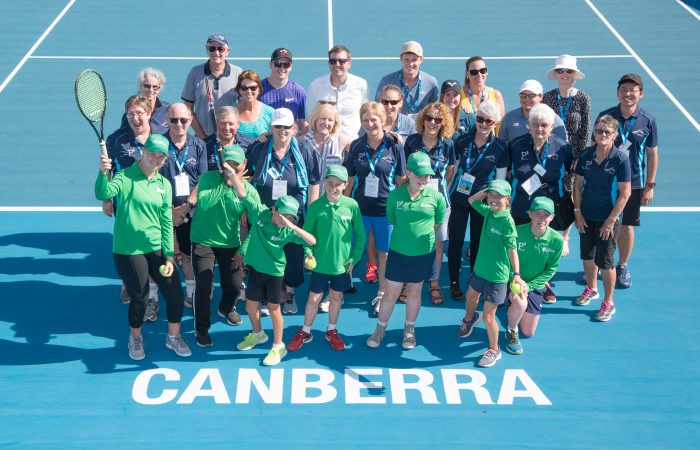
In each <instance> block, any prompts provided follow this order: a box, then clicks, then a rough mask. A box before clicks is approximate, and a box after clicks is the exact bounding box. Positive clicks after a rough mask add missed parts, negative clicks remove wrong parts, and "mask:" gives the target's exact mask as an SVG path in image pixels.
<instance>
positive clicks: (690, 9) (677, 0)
mask: <svg viewBox="0 0 700 450" xmlns="http://www.w3.org/2000/svg"><path fill="white" fill-rule="evenodd" d="M676 3H678V4H679V5H681V6H682V7H683V8H685V9H686V10H687V11H688V12H689V13H690V14H692V15H693V17H695V18H696V19H698V20H700V15H698V13H696V12H695V10H693V8H691V7H690V6H688V5H686V4H685V3H683V2H682V1H681V0H676Z"/></svg>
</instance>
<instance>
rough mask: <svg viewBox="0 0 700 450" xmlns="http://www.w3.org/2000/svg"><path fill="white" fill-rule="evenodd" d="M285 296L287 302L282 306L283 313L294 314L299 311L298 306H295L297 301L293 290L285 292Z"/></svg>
mask: <svg viewBox="0 0 700 450" xmlns="http://www.w3.org/2000/svg"><path fill="white" fill-rule="evenodd" d="M287 297H288V298H289V300H287V303H285V304H284V306H283V307H282V311H283V312H284V313H285V314H296V313H297V312H298V311H299V307H298V306H297V301H296V299H295V298H294V291H292V292H287Z"/></svg>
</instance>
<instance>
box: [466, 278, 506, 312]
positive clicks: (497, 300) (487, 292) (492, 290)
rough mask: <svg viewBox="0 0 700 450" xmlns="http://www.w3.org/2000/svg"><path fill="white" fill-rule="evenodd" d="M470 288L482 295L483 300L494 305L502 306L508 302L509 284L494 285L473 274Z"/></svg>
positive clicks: (470, 279)
mask: <svg viewBox="0 0 700 450" xmlns="http://www.w3.org/2000/svg"><path fill="white" fill-rule="evenodd" d="M469 287H471V288H472V289H474V290H475V291H476V292H478V293H479V294H481V298H482V299H483V300H484V301H486V302H490V303H493V304H494V305H502V304H503V303H505V301H506V296H507V295H508V294H507V293H508V283H492V282H490V281H488V280H484V279H483V278H481V277H480V276H479V275H477V274H475V273H472V275H471V277H470V278H469Z"/></svg>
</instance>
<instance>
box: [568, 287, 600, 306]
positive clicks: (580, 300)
mask: <svg viewBox="0 0 700 450" xmlns="http://www.w3.org/2000/svg"><path fill="white" fill-rule="evenodd" d="M597 298H600V294H598V291H594V290H593V289H591V288H589V287H588V286H586V289H584V290H583V292H582V293H581V295H579V296H578V297H576V300H575V301H574V303H576V304H577V305H578V306H586V305H587V304H589V303H590V302H591V300H595V299H597Z"/></svg>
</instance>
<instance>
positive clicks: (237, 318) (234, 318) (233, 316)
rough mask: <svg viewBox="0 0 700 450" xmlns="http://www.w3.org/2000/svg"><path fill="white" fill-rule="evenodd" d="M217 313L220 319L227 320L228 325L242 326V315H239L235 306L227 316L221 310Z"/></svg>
mask: <svg viewBox="0 0 700 450" xmlns="http://www.w3.org/2000/svg"><path fill="white" fill-rule="evenodd" d="M217 312H218V313H219V316H220V317H223V318H224V319H226V323H227V324H229V325H231V326H233V327H235V326H236V325H240V324H241V315H240V314H238V311H236V305H234V306H233V308H232V309H231V311H229V312H228V313H227V314H224V313H223V311H221V310H220V309H219V310H217Z"/></svg>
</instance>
